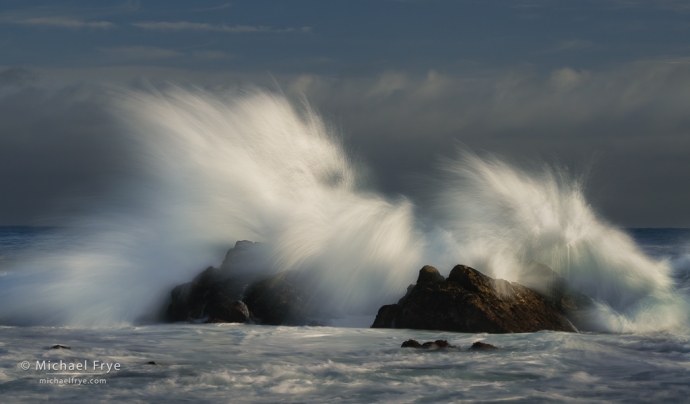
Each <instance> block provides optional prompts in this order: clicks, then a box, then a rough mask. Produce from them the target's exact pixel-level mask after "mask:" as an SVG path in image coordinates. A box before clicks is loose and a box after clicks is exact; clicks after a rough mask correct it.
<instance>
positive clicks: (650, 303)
mask: <svg viewBox="0 0 690 404" xmlns="http://www.w3.org/2000/svg"><path fill="white" fill-rule="evenodd" d="M112 99H113V103H112V112H113V116H114V117H115V118H116V121H117V122H118V125H119V129H120V131H121V132H122V133H123V134H124V136H126V139H128V142H129V143H130V144H131V145H132V150H135V152H134V153H132V154H131V156H129V158H130V161H129V162H128V163H129V164H128V171H127V172H124V173H122V175H121V179H120V181H119V182H118V183H116V184H113V186H112V189H111V192H110V193H109V194H108V195H106V196H104V197H103V198H102V199H101V200H99V201H97V202H98V203H95V204H94V203H91V204H89V205H88V206H89V208H88V210H85V211H84V213H83V214H82V215H80V216H79V217H69V218H62V222H63V223H64V226H60V227H56V228H52V229H46V230H45V231H43V232H41V233H40V235H35V234H33V233H31V234H29V233H26V232H24V233H22V231H15V232H14V233H12V232H11V231H10V230H8V232H9V233H12V234H13V236H12V237H14V238H12V240H20V241H19V242H17V243H15V242H14V241H13V242H7V240H10V238H5V239H3V238H2V235H1V232H0V255H2V256H3V258H8V257H9V258H8V259H3V260H0V272H1V276H0V324H1V325H2V328H0V335H2V337H3V338H2V342H1V343H0V363H1V367H0V393H2V395H3V397H7V398H8V399H11V401H27V402H33V401H37V400H42V399H48V398H50V399H58V400H65V401H94V400H96V401H126V402H150V401H157V400H163V399H165V400H166V401H172V402H176V401H180V402H183V401H196V402H204V400H206V401H207V402H218V401H227V402H276V401H285V402H323V401H326V400H339V401H343V402H436V401H440V402H447V401H463V400H468V401H479V402H493V401H508V402H553V401H563V402H598V401H599V402H610V401H624V402H631V401H638V402H658V401H662V400H663V401H669V402H673V401H677V402H682V400H683V399H684V398H685V397H687V396H688V395H689V394H690V391H689V390H690V387H689V386H690V385H689V384H688V383H687V381H686V378H687V374H688V370H690V369H689V366H690V355H689V353H690V342H689V341H688V338H689V337H690V331H688V324H689V322H688V313H689V310H688V298H689V297H690V295H689V294H688V290H689V289H688V286H689V285H690V284H688V281H689V280H688V273H689V271H690V258H689V257H690V254H688V251H690V250H689V249H688V245H690V244H689V243H688V242H689V241H690V235H688V234H687V233H680V235H679V236H678V237H676V238H669V237H670V236H669V235H671V234H673V235H678V234H677V233H674V232H672V231H670V230H669V231H667V232H666V233H664V232H663V231H662V233H660V234H657V233H654V234H651V233H645V232H644V231H642V233H639V232H638V233H635V232H632V231H629V230H624V229H619V228H617V227H616V226H613V225H611V224H609V223H607V222H606V220H605V219H603V218H602V217H600V215H598V214H597V212H596V210H595V209H594V208H593V207H592V206H590V205H589V203H588V202H587V201H586V199H585V196H584V195H585V182H584V179H583V178H580V177H578V176H577V175H575V174H572V173H571V172H569V171H568V170H567V169H566V168H564V167H558V166H553V165H535V164H532V165H518V164H512V163H509V162H507V161H504V160H502V159H501V158H499V157H497V156H492V155H489V154H485V155H478V154H475V153H473V152H471V151H468V150H464V149H459V150H458V154H457V157H456V158H453V159H447V160H440V161H439V164H438V175H437V176H436V178H434V179H431V180H429V183H430V184H432V192H431V194H432V197H431V198H430V201H428V202H427V204H425V205H424V206H423V207H422V206H419V205H417V204H415V203H414V202H413V200H412V199H410V198H408V197H405V196H403V195H400V196H397V197H390V196H386V195H383V194H381V193H380V192H377V191H376V189H375V188H373V187H372V186H371V185H370V184H371V183H372V181H370V178H369V171H368V169H367V167H365V166H364V165H363V164H361V163H360V162H359V161H358V160H357V156H351V155H348V153H346V152H345V147H344V142H345V140H344V139H346V138H345V136H344V135H343V134H341V133H340V132H339V131H338V130H337V129H336V128H335V127H333V126H331V125H329V124H328V123H327V122H325V121H324V120H323V119H322V118H321V117H320V116H319V115H318V114H317V112H316V111H314V110H313V109H312V108H311V106H310V105H309V104H308V103H306V102H303V103H294V102H291V101H289V100H288V99H286V98H285V97H284V96H282V95H280V94H275V93H270V92H266V91H261V90H251V91H246V92H228V93H222V94H218V93H214V94H211V93H208V92H204V91H201V90H193V91H189V90H183V89H180V88H170V89H167V90H165V91H160V92H159V91H136V92H133V91H124V90H115V91H113V92H112ZM9 233H8V234H9ZM8 237H9V236H8ZM244 239H248V240H253V241H260V242H262V243H263V244H264V245H265V247H266V248H265V257H263V259H264V260H265V261H262V262H267V263H268V265H266V266H262V267H260V268H259V267H257V268H256V271H262V275H269V274H271V273H275V272H278V271H284V270H297V271H307V270H308V271H311V273H316V274H318V276H316V277H315V279H314V283H313V285H312V287H314V288H316V290H317V299H315V301H314V302H313V304H314V305H315V306H317V307H318V308H319V310H320V312H321V313H322V317H323V318H322V319H320V320H321V321H320V323H322V324H325V325H326V326H324V327H269V326H257V325H233V324H221V325H205V324H174V325H173V324H160V323H159V322H160V313H161V310H162V309H163V308H164V307H165V304H166V301H167V299H168V296H169V292H170V290H171V289H172V287H173V286H175V285H176V284H179V283H184V282H187V281H189V280H190V279H191V278H192V277H193V276H195V275H196V274H197V273H198V272H199V271H201V270H202V269H203V268H205V267H207V266H209V265H218V264H219V263H220V261H221V260H222V257H223V254H224V253H225V251H226V250H227V248H229V247H230V246H232V245H233V244H234V242H235V241H237V240H244ZM3 241H5V244H4V245H3V244H2V243H3ZM15 244H16V245H21V248H14V247H13V246H14V245H15ZM535 261H536V262H539V263H542V264H545V265H547V266H549V267H550V268H552V269H553V270H554V271H556V272H557V273H558V274H559V275H561V276H562V277H563V278H564V279H565V280H566V281H567V282H568V284H569V285H570V286H571V287H572V288H574V289H575V290H577V291H579V292H581V293H584V294H586V295H587V296H589V297H591V298H592V299H593V300H594V301H595V303H596V304H595V308H594V309H593V310H592V311H591V313H589V325H588V328H587V330H583V332H582V333H579V334H567V333H556V332H539V333H534V334H516V335H486V334H476V335H475V334H457V333H445V332H433V331H416V330H415V331H413V330H372V329H368V328H367V327H368V326H369V325H370V324H371V322H372V321H373V317H374V315H375V314H376V310H377V309H378V308H379V307H380V306H381V305H383V304H388V303H392V302H394V301H397V299H398V298H399V297H401V296H402V295H403V294H404V291H405V289H406V288H407V286H408V285H409V284H410V283H413V282H414V281H415V279H416V274H417V271H418V270H419V268H421V266H423V265H425V264H430V265H433V266H435V267H437V268H439V270H440V271H441V273H442V274H443V275H447V274H448V272H449V271H450V269H451V268H452V267H453V266H454V265H455V264H459V263H462V264H466V265H470V266H472V267H474V268H476V269H478V270H480V271H481V272H484V273H486V274H487V275H490V276H492V277H496V278H502V279H507V280H509V281H517V282H520V279H521V276H522V271H523V270H524V269H525V268H526V267H527V266H528V265H530V263H532V262H535ZM343 326H349V327H343ZM408 338H415V339H419V340H434V339H448V340H449V342H451V343H454V344H457V345H460V346H462V347H464V348H467V347H468V346H469V345H471V343H472V342H474V341H477V340H482V341H485V342H489V343H492V344H494V345H498V346H500V347H501V348H502V349H501V350H499V351H497V352H491V353H485V352H465V351H459V352H446V353H442V352H409V351H406V350H401V349H400V348H399V347H400V344H401V343H402V341H404V340H406V339H408ZM55 344H65V345H69V346H71V347H72V349H70V350H51V349H49V347H50V346H52V345H55ZM49 358H50V359H52V360H59V359H64V360H73V361H77V360H84V359H88V360H93V359H99V360H108V361H120V363H121V364H122V368H123V370H122V371H120V372H118V373H116V374H114V375H108V376H107V377H106V378H107V380H108V384H107V386H48V385H42V386H39V385H38V384H37V383H38V382H37V375H36V374H35V372H32V371H29V372H27V371H24V370H22V369H21V367H19V363H20V362H21V361H23V360H29V361H36V360H39V359H46V360H47V359H49ZM150 361H155V364H153V365H150V364H148V362H150Z"/></svg>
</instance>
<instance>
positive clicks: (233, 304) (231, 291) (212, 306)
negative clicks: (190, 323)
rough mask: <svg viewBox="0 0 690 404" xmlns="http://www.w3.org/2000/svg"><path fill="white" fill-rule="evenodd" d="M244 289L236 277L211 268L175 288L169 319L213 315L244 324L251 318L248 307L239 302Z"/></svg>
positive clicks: (172, 293) (169, 307)
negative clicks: (227, 276) (226, 275)
mask: <svg viewBox="0 0 690 404" xmlns="http://www.w3.org/2000/svg"><path fill="white" fill-rule="evenodd" d="M242 289H243V287H242V285H241V284H240V283H239V282H238V281H237V280H236V279H233V278H223V277H222V276H221V275H220V273H219V270H218V269H216V268H213V267H209V268H207V269H206V270H205V271H203V272H202V273H200V274H199V275H197V276H196V277H195V278H194V280H193V281H192V282H189V283H185V284H182V285H178V286H176V287H175V288H174V289H173V290H172V292H171V297H172V302H171V303H170V305H169V306H168V312H167V314H168V320H169V321H186V320H189V319H201V318H204V317H211V318H217V319H220V320H224V321H227V322H231V323H245V322H247V321H248V320H249V310H248V309H247V306H246V305H245V304H244V303H242V302H241V301H239V299H240V297H241V295H242Z"/></svg>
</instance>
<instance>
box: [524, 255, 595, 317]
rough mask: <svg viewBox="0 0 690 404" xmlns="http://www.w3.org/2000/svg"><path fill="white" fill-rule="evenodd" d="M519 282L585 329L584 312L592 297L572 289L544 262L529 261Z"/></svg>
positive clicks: (591, 304) (590, 304)
mask: <svg viewBox="0 0 690 404" xmlns="http://www.w3.org/2000/svg"><path fill="white" fill-rule="evenodd" d="M520 283H521V284H522V285H524V286H526V287H527V288H529V289H531V290H533V291H535V292H537V293H538V294H539V295H540V296H541V297H543V298H544V300H546V301H547V302H548V303H549V304H551V305H553V306H554V307H555V308H556V309H557V310H558V312H559V313H561V314H563V315H564V316H566V317H567V318H568V319H569V320H570V321H571V322H572V323H573V324H574V325H575V327H577V328H579V329H587V328H589V325H588V324H587V319H586V316H585V314H586V313H587V311H588V310H589V309H591V308H592V307H593V306H594V303H593V302H592V299H590V298H589V297H587V296H585V295H583V294H582V293H579V292H577V291H575V290H572V289H571V288H569V287H568V285H567V283H566V281H565V280H564V279H563V278H562V277H561V276H560V275H558V274H557V273H556V272H554V271H553V270H552V269H551V268H549V267H547V266H546V265H544V264H540V263H538V262H535V261H531V262H530V263H529V264H528V265H527V266H526V267H525V268H524V269H523V271H522V273H521V274H520Z"/></svg>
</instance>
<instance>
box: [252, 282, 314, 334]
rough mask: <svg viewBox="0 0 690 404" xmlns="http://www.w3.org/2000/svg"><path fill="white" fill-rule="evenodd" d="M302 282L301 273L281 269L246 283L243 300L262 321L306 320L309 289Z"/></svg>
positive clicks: (306, 321) (277, 322)
mask: <svg viewBox="0 0 690 404" xmlns="http://www.w3.org/2000/svg"><path fill="white" fill-rule="evenodd" d="M305 285H306V280H305V279H304V275H303V274H300V273H298V272H294V271H285V272H281V273H279V274H276V275H273V276H271V277H269V278H267V279H264V280H261V281H258V282H255V283H254V284H252V285H251V286H249V288H248V289H247V293H246V296H245V297H244V302H245V303H246V304H247V306H248V307H249V310H250V311H251V313H252V315H253V316H254V317H256V318H257V319H258V320H259V321H260V322H261V323H262V324H270V325H281V324H287V325H305V324H310V323H312V320H310V316H311V315H312V311H311V309H310V305H309V301H310V298H311V293H310V292H309V290H308V288H307V287H306V286H305Z"/></svg>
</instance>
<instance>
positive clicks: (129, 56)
mask: <svg viewBox="0 0 690 404" xmlns="http://www.w3.org/2000/svg"><path fill="white" fill-rule="evenodd" d="M98 51H99V52H101V53H103V54H104V55H105V56H106V57H108V58H110V59H115V60H118V61H132V60H150V59H169V58H174V57H180V56H184V54H183V53H181V52H178V51H175V50H173V49H164V48H157V47H154V46H122V47H116V48H98Z"/></svg>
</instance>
